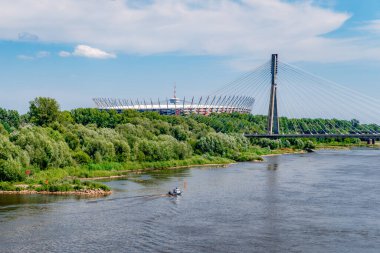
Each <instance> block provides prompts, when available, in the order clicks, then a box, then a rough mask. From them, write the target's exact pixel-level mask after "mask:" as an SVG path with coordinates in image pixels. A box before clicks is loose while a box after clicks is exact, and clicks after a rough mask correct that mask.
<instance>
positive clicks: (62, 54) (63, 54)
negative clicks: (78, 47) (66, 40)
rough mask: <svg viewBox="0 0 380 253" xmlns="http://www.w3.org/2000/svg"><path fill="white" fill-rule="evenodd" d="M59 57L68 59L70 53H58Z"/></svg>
mask: <svg viewBox="0 0 380 253" xmlns="http://www.w3.org/2000/svg"><path fill="white" fill-rule="evenodd" d="M58 55H59V56H61V57H70V56H71V53H70V52H67V51H60V52H59V53H58Z"/></svg>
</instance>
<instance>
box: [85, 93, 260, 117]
mask: <svg viewBox="0 0 380 253" xmlns="http://www.w3.org/2000/svg"><path fill="white" fill-rule="evenodd" d="M93 101H94V102H95V104H96V107H97V108H98V109H100V110H117V111H119V112H121V111H123V110H137V111H140V112H145V111H153V112H159V113H160V114H162V115H187V114H192V113H194V114H202V115H209V114H210V113H223V112H224V113H233V112H238V113H251V110H252V106H253V104H254V102H255V99H254V98H252V97H248V96H219V97H218V96H207V97H200V98H199V99H195V98H194V97H193V98H191V99H190V100H186V99H185V98H183V99H179V98H177V97H175V96H174V97H173V98H170V99H165V100H157V101H153V100H151V99H150V100H148V101H146V100H145V99H144V100H138V99H137V100H135V101H132V100H131V99H112V98H94V99H93Z"/></svg>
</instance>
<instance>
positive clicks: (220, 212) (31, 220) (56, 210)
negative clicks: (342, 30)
mask: <svg viewBox="0 0 380 253" xmlns="http://www.w3.org/2000/svg"><path fill="white" fill-rule="evenodd" d="M106 184H108V185H109V186H110V187H111V188H112V189H113V191H114V193H113V194H112V195H110V196H108V197H102V198H88V197H78V196H47V195H29V196H27V195H26V196H15V195H12V196H11V195H8V196H7V195H2V196H0V228H1V229H0V247H1V248H0V252H107V253H110V252H379V249H380V150H370V149H364V150H360V149H357V150H343V151H331V150H324V151H317V152H316V153H310V154H295V155H282V156H272V157H266V159H265V162H262V163H238V164H233V165H230V166H228V167H227V168H215V167H214V168H206V167H203V168H191V169H181V170H166V171H161V172H149V173H143V174H134V175H130V176H129V177H128V178H125V179H122V180H113V181H108V182H106ZM175 186H179V187H181V188H183V190H184V193H183V196H181V197H178V198H173V197H166V196H163V195H162V194H165V193H166V192H167V191H168V190H170V189H171V188H173V187H175Z"/></svg>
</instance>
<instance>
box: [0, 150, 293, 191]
mask: <svg viewBox="0 0 380 253" xmlns="http://www.w3.org/2000/svg"><path fill="white" fill-rule="evenodd" d="M297 151H298V150H293V149H289V148H288V149H278V150H270V149H269V148H255V149H252V150H250V151H247V152H242V153H239V154H237V155H235V156H236V157H234V158H235V159H228V158H223V157H217V156H209V155H203V156H194V157H191V158H188V159H184V160H170V161H157V162H124V163H117V162H105V163H91V164H88V165H83V166H77V167H64V168H49V169H47V170H40V169H38V168H32V169H30V170H29V173H30V174H29V175H28V176H27V177H26V179H25V180H23V181H18V182H0V193H10V192H12V191H13V192H19V193H21V194H29V193H45V194H46V193H48V192H50V193H58V192H66V193H69V194H78V193H89V194H93V195H98V194H99V191H100V192H105V193H106V192H109V191H110V190H111V189H110V188H109V187H108V186H106V185H104V184H102V183H100V182H95V181H93V180H94V179H99V178H112V177H117V176H124V175H127V174H128V173H133V172H142V171H149V170H163V169H176V168H186V167H193V166H197V165H225V164H231V163H234V162H236V161H262V160H263V158H262V157H261V156H262V155H268V154H284V153H292V152H297Z"/></svg>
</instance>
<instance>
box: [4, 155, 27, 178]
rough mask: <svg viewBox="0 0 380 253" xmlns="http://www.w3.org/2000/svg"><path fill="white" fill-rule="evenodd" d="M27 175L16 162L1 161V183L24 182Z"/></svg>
mask: <svg viewBox="0 0 380 253" xmlns="http://www.w3.org/2000/svg"><path fill="white" fill-rule="evenodd" d="M24 179H25V174H24V173H23V171H22V170H21V165H20V164H19V163H17V162H15V161H12V160H10V161H5V160H0V181H13V182H14V181H22V180H24Z"/></svg>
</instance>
